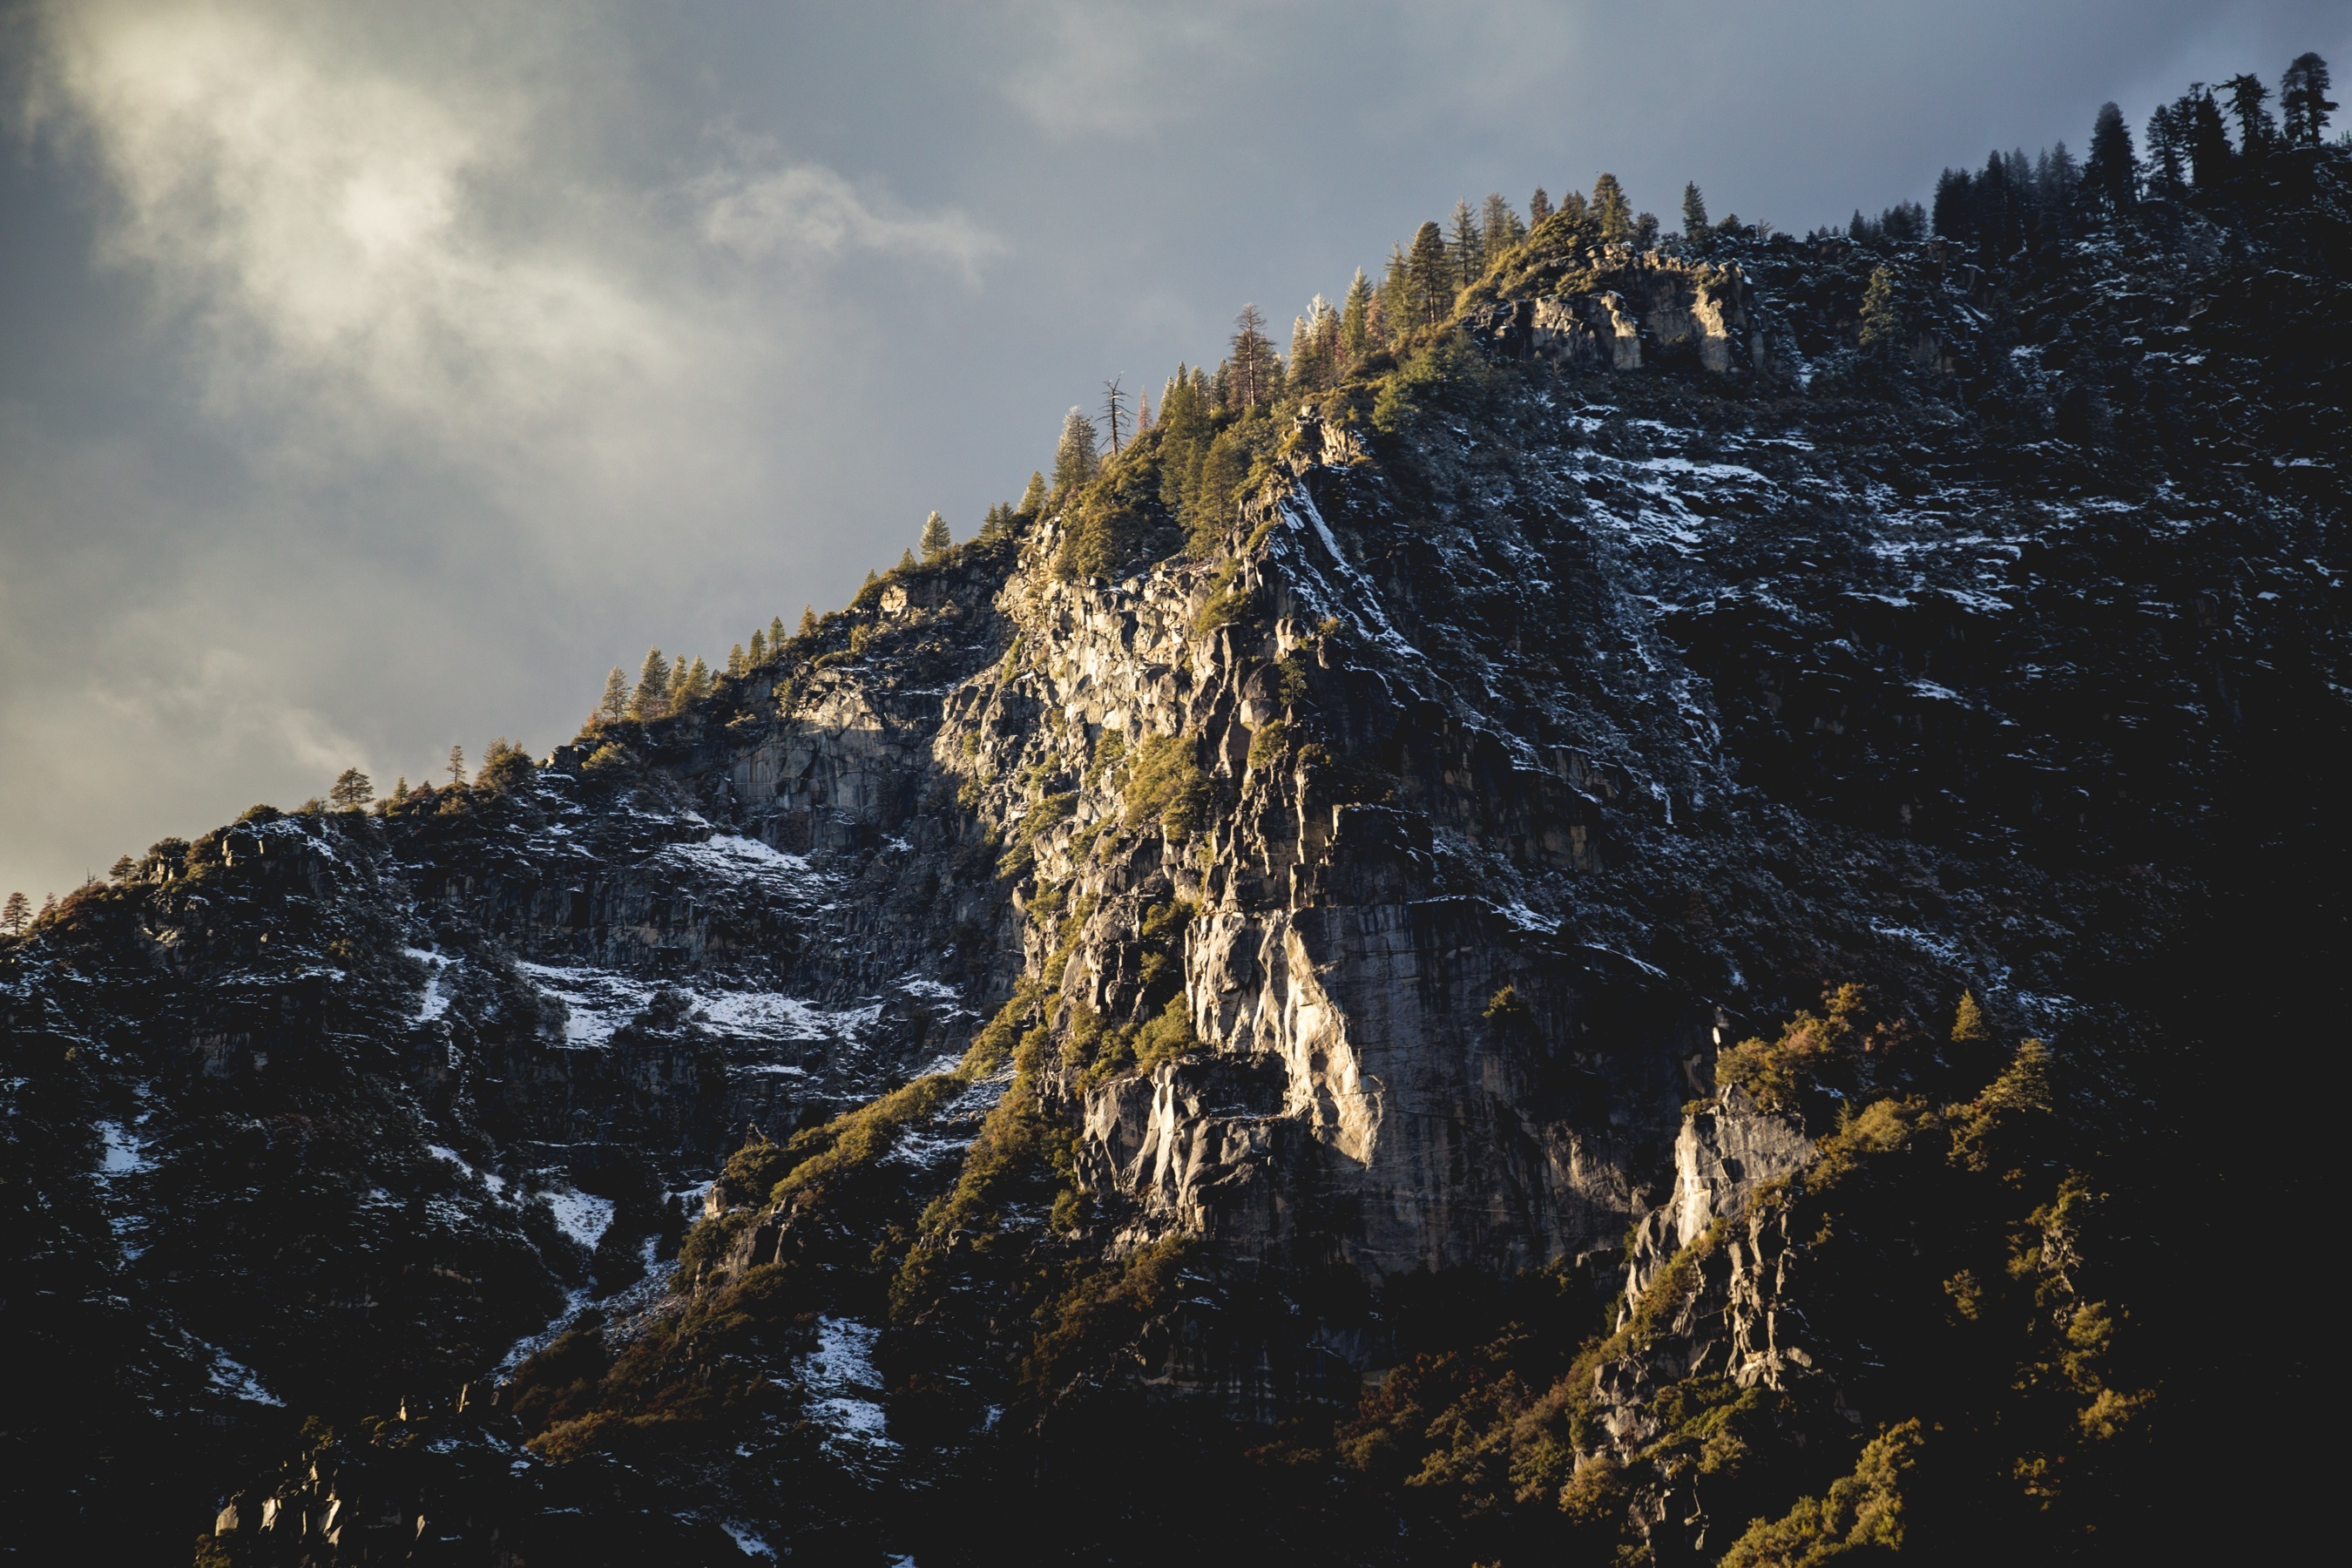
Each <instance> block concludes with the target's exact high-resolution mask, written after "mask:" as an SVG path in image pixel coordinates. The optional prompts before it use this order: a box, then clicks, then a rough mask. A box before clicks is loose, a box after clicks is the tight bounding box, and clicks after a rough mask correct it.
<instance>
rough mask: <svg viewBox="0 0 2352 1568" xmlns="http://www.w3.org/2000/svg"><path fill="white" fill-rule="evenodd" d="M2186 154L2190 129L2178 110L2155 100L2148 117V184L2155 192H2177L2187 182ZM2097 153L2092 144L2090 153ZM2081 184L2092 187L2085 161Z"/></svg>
mask: <svg viewBox="0 0 2352 1568" xmlns="http://www.w3.org/2000/svg"><path fill="white" fill-rule="evenodd" d="M2188 154H2189V129H2188V127H2187V126H2186V125H2184V124H2182V123H2181V121H2180V115H2179V110H2177V109H2176V108H2175V107H2174V106H2173V105H2171V104H2169V103H2159V104H2158V105H2157V106H2156V111H2155V112H2154V113H2152V114H2150V115H2149V116H2148V117H2147V183H2148V188H2149V189H2150V190H2151V191H2152V192H2154V193H2155V194H2157V195H2167V196H2177V195H2179V194H2180V192H2181V189H2182V187H2183V185H2184V184H2185V183H2186V182H2185V180H2184V178H2183V176H2184V174H2185V173H2186V171H2187V167H2188V165H2187V162H2186V160H2187V158H2188ZM2097 155H2098V154H2097V152H2096V149H2094V150H2093V153H2092V156H2093V158H2094V159H2095V158H2096V157H2097ZM2083 188H2084V190H2086V191H2087V190H2089V189H2090V188H2091V170H2090V166H2089V165H2088V164H2085V165H2084V169H2083Z"/></svg>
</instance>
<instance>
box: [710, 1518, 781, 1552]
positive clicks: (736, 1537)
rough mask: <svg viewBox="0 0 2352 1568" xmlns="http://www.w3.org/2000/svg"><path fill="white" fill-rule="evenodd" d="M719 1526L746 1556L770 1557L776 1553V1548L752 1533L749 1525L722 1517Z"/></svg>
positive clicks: (762, 1537)
mask: <svg viewBox="0 0 2352 1568" xmlns="http://www.w3.org/2000/svg"><path fill="white" fill-rule="evenodd" d="M719 1529H721V1530H723V1531H726V1532H727V1534H728V1538H729V1539H730V1540H731V1541H733V1542H735V1544H736V1545H737V1546H738V1547H739V1548H740V1549H741V1551H742V1552H743V1555H744V1556H746V1557H768V1558H772V1557H774V1556H775V1554H776V1549H775V1548H774V1547H772V1546H771V1545H769V1544H768V1542H767V1539H766V1538H765V1537H764V1536H760V1535H755V1534H753V1533H752V1531H751V1526H750V1525H747V1524H738V1523H736V1522H735V1521H733V1520H731V1519H722V1520H720V1521H719Z"/></svg>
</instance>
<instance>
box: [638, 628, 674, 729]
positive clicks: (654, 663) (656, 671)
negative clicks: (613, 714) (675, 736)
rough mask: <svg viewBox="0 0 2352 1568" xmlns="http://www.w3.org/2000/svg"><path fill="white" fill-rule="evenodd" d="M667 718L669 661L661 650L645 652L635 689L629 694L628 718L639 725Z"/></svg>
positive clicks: (654, 649)
mask: <svg viewBox="0 0 2352 1568" xmlns="http://www.w3.org/2000/svg"><path fill="white" fill-rule="evenodd" d="M668 716H669V660H668V659H667V658H663V657H662V650H661V649H659V648H657V647H654V648H647V649H646V662H645V663H644V664H642V665H640V666H639V667H638V668H637V689H636V690H635V691H633V692H631V693H630V694H629V717H630V718H632V719H635V721H637V722H638V723H640V724H650V723H652V722H653V721H655V720H656V719H665V718H667V717H668Z"/></svg>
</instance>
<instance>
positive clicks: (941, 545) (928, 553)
mask: <svg viewBox="0 0 2352 1568" xmlns="http://www.w3.org/2000/svg"><path fill="white" fill-rule="evenodd" d="M916 542H917V543H918V544H920V545H921V546H922V547H923V559H924V560H926V561H937V560H938V559H939V558H940V556H942V555H945V554H946V553H947V552H948V548H949V546H950V545H952V544H953V543H955V536H954V535H953V534H951V533H950V532H949V531H948V520H947V519H945V518H943V517H941V516H940V514H939V513H938V512H933V513H931V515H930V516H929V517H927V518H925V519H923V533H922V537H921V538H920V539H918V540H917V541H916Z"/></svg>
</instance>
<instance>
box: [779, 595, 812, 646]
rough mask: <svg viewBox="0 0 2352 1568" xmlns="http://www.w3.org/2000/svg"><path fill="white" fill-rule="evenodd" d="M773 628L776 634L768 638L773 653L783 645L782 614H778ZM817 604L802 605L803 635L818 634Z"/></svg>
mask: <svg viewBox="0 0 2352 1568" xmlns="http://www.w3.org/2000/svg"><path fill="white" fill-rule="evenodd" d="M771 629H772V631H773V633H774V635H773V636H772V637H769V638H768V650H769V651H770V652H771V653H773V652H776V651H777V650H779V649H781V648H782V646H783V641H784V621H783V617H782V616H777V617H776V621H775V624H774V626H772V628H771ZM816 634H817V618H816V606H815V605H802V606H801V636H803V637H814V636H816Z"/></svg>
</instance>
